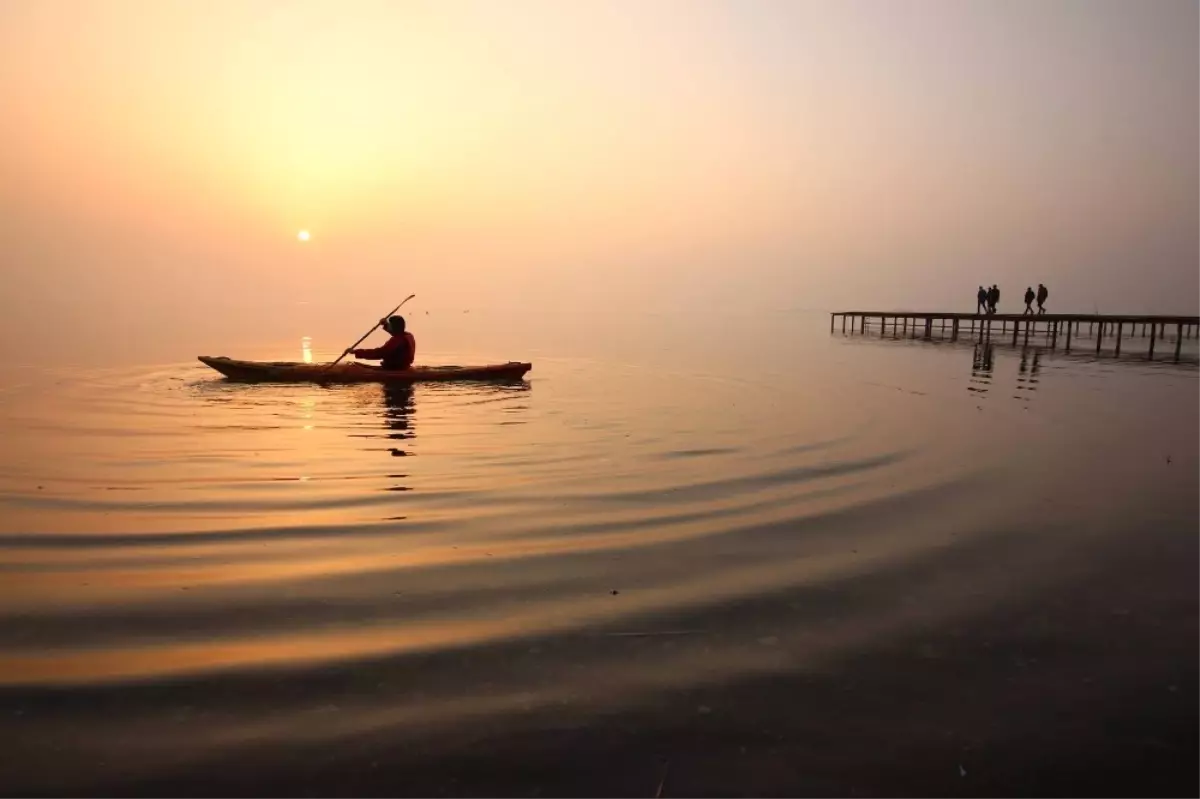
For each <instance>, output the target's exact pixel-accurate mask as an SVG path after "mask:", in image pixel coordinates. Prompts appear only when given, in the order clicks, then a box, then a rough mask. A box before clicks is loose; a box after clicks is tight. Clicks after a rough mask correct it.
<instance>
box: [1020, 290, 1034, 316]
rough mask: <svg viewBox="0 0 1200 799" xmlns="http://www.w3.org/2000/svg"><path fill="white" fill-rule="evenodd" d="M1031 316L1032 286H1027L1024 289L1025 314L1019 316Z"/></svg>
mask: <svg viewBox="0 0 1200 799" xmlns="http://www.w3.org/2000/svg"><path fill="white" fill-rule="evenodd" d="M1032 314H1033V286H1027V287H1026V288H1025V313H1023V314H1021V316H1026V315H1032Z"/></svg>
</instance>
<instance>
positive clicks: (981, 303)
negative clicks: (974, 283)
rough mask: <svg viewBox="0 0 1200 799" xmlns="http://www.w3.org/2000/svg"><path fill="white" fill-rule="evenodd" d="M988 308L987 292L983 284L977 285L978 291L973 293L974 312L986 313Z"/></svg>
mask: <svg viewBox="0 0 1200 799" xmlns="http://www.w3.org/2000/svg"><path fill="white" fill-rule="evenodd" d="M987 309H988V292H987V289H985V288H984V287H983V286H980V287H979V293H978V294H976V295H975V313H976V314H983V313H987Z"/></svg>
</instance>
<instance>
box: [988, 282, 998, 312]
mask: <svg viewBox="0 0 1200 799" xmlns="http://www.w3.org/2000/svg"><path fill="white" fill-rule="evenodd" d="M999 304H1000V287H999V286H997V285H996V284H995V283H993V284H992V287H991V288H990V289H989V290H988V313H995V312H996V306H997V305H999Z"/></svg>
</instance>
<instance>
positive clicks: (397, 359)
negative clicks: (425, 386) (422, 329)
mask: <svg viewBox="0 0 1200 799" xmlns="http://www.w3.org/2000/svg"><path fill="white" fill-rule="evenodd" d="M379 324H381V325H382V326H383V329H384V330H386V331H387V332H388V333H390V334H391V336H392V337H391V338H389V339H388V340H387V341H386V342H384V344H383V346H382V347H376V348H375V349H357V350H346V353H345V354H346V355H353V356H354V357H355V358H361V359H364V360H368V361H381V363H380V364H379V366H380V368H381V369H388V370H394V371H400V370H403V369H407V368H408V367H410V366H412V363H413V358H414V357H415V356H416V354H417V340H416V339H415V338H413V334H412V333H409V332H408V331H407V330H406V329H405V322H404V317H403V316H389V317H388V318H387V319H380V320H379Z"/></svg>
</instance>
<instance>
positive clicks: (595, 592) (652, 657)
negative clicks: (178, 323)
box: [0, 312, 1200, 795]
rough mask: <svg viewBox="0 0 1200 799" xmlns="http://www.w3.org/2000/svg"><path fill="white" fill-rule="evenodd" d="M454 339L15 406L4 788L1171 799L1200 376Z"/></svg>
mask: <svg viewBox="0 0 1200 799" xmlns="http://www.w3.org/2000/svg"><path fill="white" fill-rule="evenodd" d="M464 316H465V315H464ZM475 317H476V318H475V319H473V320H471V321H469V322H468V321H467V320H466V319H462V320H456V322H455V330H456V331H457V338H454V337H451V336H449V335H447V336H446V339H447V340H449V341H450V342H451V344H452V345H453V346H455V347H457V348H458V349H456V350H451V349H449V348H446V347H442V348H439V346H438V341H437V339H436V337H435V336H433V335H432V334H431V335H428V336H426V337H423V338H422V339H421V349H422V352H423V353H425V356H424V358H423V360H425V361H426V362H458V363H464V362H468V361H479V360H496V359H499V360H509V359H512V358H529V359H531V360H533V361H534V369H533V371H532V372H531V373H530V374H529V376H528V377H527V378H526V379H525V380H524V381H521V382H520V383H516V384H501V385H477V384H461V385H428V386H416V387H413V388H386V387H381V386H375V385H356V386H335V387H320V386H313V385H240V384H236V383H231V382H228V381H226V380H224V379H222V378H221V377H220V376H219V375H217V374H216V373H214V372H211V371H210V370H207V369H206V368H205V367H203V366H201V365H200V364H197V363H196V362H194V361H192V360H190V359H189V358H186V357H181V358H180V359H179V361H178V362H176V363H167V364H143V363H136V361H137V359H136V357H131V358H125V359H123V362H122V365H120V366H109V367H100V366H97V367H78V366H71V367H67V366H65V365H64V366H61V367H41V368H28V369H22V370H18V371H16V372H14V373H13V374H11V375H10V376H9V377H8V378H7V379H6V380H7V382H6V383H5V384H4V385H3V386H2V387H0V436H2V437H3V441H4V446H3V449H2V451H0V572H2V577H0V707H2V708H3V709H4V714H5V715H4V718H3V720H2V721H0V734H2V735H3V738H4V747H3V748H4V752H5V755H4V759H5V760H6V761H7V762H6V763H5V764H4V769H3V773H4V774H5V775H6V776H5V777H4V778H3V784H4V787H5V790H6V791H7V792H39V791H48V792H63V791H66V792H90V791H98V790H118V791H123V792H142V791H144V792H153V791H154V790H162V789H166V790H169V791H171V792H175V793H179V792H195V793H211V792H218V793H220V792H268V793H270V792H281V793H287V792H308V791H312V792H316V793H383V794H397V793H410V792H411V793H443V792H444V793H472V792H474V793H504V794H509V793H519V794H522V795H528V794H530V793H534V792H538V791H541V792H545V793H556V792H557V793H580V792H588V793H620V794H640V795H653V794H654V793H655V791H656V790H658V789H659V787H660V785H661V786H662V790H663V791H664V793H665V794H668V795H669V794H671V793H675V794H695V793H701V792H710V793H749V794H758V795H762V794H770V793H785V794H787V793H806V792H815V793H834V794H849V793H855V792H874V793H878V792H884V793H897V792H900V793H921V792H933V793H955V794H962V793H978V792H983V793H986V792H989V791H998V792H1002V793H1014V792H1020V791H1022V790H1035V791H1053V790H1055V789H1056V788H1063V789H1065V790H1073V789H1077V788H1086V787H1089V786H1090V787H1097V788H1098V789H1101V790H1110V789H1111V786H1118V787H1119V786H1121V785H1122V784H1124V783H1122V782H1121V780H1122V779H1127V780H1128V781H1129V782H1128V784H1129V785H1135V784H1136V785H1145V782H1144V780H1145V776H1144V775H1145V773H1146V772H1147V771H1152V772H1154V773H1155V774H1157V776H1156V777H1154V779H1157V780H1158V781H1159V782H1158V783H1155V784H1156V785H1158V786H1159V787H1160V788H1161V789H1162V790H1163V791H1165V792H1167V793H1171V792H1179V791H1180V790H1182V791H1183V792H1189V791H1190V792H1192V793H1194V791H1195V788H1196V782H1195V769H1194V765H1195V762H1194V761H1195V751H1196V745H1197V738H1196V722H1197V720H1198V719H1197V711H1196V707H1197V695H1196V683H1197V657H1196V651H1197V643H1198V641H1197V634H1196V629H1197V628H1196V624H1197V620H1198V615H1197V599H1196V588H1197V581H1196V563H1197V557H1196V556H1197V554H1198V551H1197V526H1198V489H1197V485H1198V482H1200V470H1198V465H1197V446H1196V442H1197V439H1198V433H1200V428H1198V423H1197V416H1198V414H1197V407H1198V400H1200V381H1198V375H1197V369H1196V366H1195V364H1194V363H1192V362H1187V363H1183V364H1179V365H1175V364H1163V363H1153V364H1152V363H1147V362H1145V361H1144V360H1143V359H1141V358H1138V357H1136V356H1130V355H1129V353H1128V352H1127V353H1126V356H1125V357H1122V358H1121V359H1113V358H1100V359H1096V358H1093V357H1085V356H1079V355H1071V356H1065V355H1064V354H1062V353H1061V352H1052V351H1050V350H1047V349H1045V348H1043V347H1038V346H1032V347H1017V348H1013V347H1006V346H1002V345H1001V346H992V345H990V344H986V343H980V342H972V341H960V342H957V343H949V342H922V341H906V340H888V339H883V340H880V339H877V338H874V337H870V336H868V337H862V336H843V335H841V334H835V335H829V334H828V332H827V324H828V322H827V317H825V316H823V315H816V314H805V313H788V314H783V313H780V314H769V315H763V316H760V317H755V318H742V319H730V320H726V321H725V323H724V324H723V325H722V326H721V329H720V331H719V333H718V334H710V333H704V334H701V333H699V332H698V331H703V330H707V329H708V328H707V327H706V325H707V324H708V323H710V322H711V317H709V318H706V319H705V320H699V319H697V320H696V324H695V325H693V324H691V323H690V322H689V323H682V322H680V320H678V319H669V320H667V319H660V320H655V319H642V320H640V321H639V322H637V324H635V325H630V326H629V328H627V329H625V330H624V331H615V332H614V333H613V335H611V336H609V337H607V338H605V337H599V340H597V338H596V337H594V336H587V335H580V332H579V331H578V330H575V329H573V328H571V327H570V326H569V325H568V324H567V323H566V320H559V321H558V324H559V325H561V328H560V329H558V330H550V331H543V333H542V334H541V335H536V336H535V335H532V334H530V333H529V332H527V331H521V330H517V331H511V330H510V331H508V333H506V334H505V335H507V338H504V337H503V336H502V337H501V339H502V340H501V341H496V340H494V339H488V338H487V337H486V336H484V335H483V334H482V331H485V330H487V329H488V324H489V322H488V321H486V314H484V313H482V312H476V314H475ZM480 317H483V318H480ZM427 329H428V330H431V331H436V330H438V329H439V328H437V326H436V325H434V324H432V323H431V324H430V325H429V327H428V328H427ZM656 330H657V331H658V334H657V335H654V334H653V331H656ZM472 331H475V332H476V333H479V335H478V336H477V337H476V339H475V340H476V341H479V340H488V341H489V344H490V346H491V347H492V349H489V348H487V347H477V348H475V349H468V348H467V347H466V346H464V345H466V344H469V342H470V340H471V338H472V336H471V332H472ZM418 335H421V333H420V329H419V328H418ZM314 338H316V337H314ZM430 339H433V340H432V341H430ZM330 345H331V347H330V348H332V347H336V345H333V344H332V341H330ZM304 346H308V344H307V342H305V344H304ZM500 346H503V347H505V348H506V350H505V351H503V352H501V351H498V350H497V349H496V348H498V347H500ZM292 347H293V344H291V343H288V342H281V341H273V340H270V339H265V340H264V341H262V342H260V343H258V344H255V345H247V346H246V348H245V349H244V350H242V351H239V352H229V353H210V354H229V355H233V356H236V357H258V358H263V359H278V358H298V357H299V356H300V347H301V342H299V341H297V342H295V343H294V349H292ZM315 349H316V350H317V356H318V357H320V356H321V355H322V354H323V352H322V351H321V350H320V347H315ZM1188 352H1189V354H1191V355H1192V357H1194V347H1192V348H1191V349H1189V350H1188ZM1088 763H1091V764H1092V765H1091V766H1090V767H1089V768H1085V767H1084V764H1088ZM1147 764H1149V765H1147ZM1150 766H1153V768H1150ZM1139 773H1140V774H1141V775H1142V777H1141V779H1143V782H1136V779H1138V774H1139ZM114 786H115V787H114ZM164 786H166V788H164Z"/></svg>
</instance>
